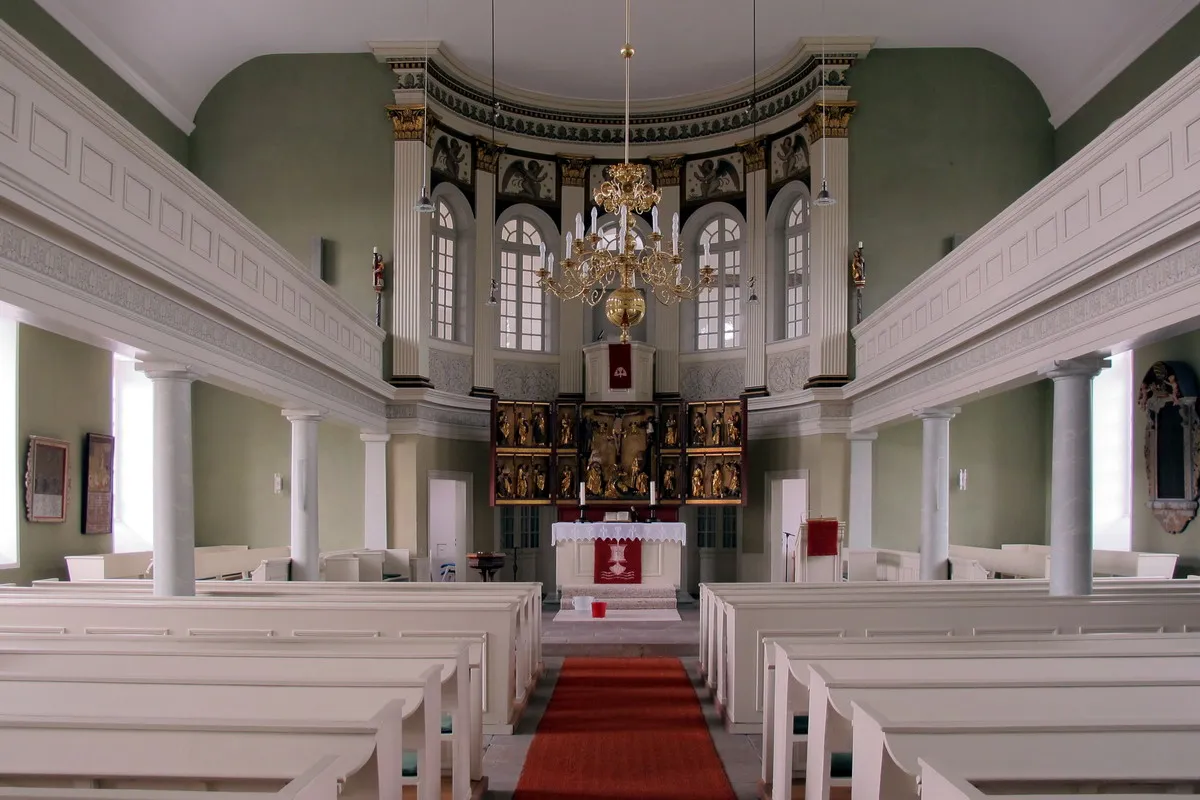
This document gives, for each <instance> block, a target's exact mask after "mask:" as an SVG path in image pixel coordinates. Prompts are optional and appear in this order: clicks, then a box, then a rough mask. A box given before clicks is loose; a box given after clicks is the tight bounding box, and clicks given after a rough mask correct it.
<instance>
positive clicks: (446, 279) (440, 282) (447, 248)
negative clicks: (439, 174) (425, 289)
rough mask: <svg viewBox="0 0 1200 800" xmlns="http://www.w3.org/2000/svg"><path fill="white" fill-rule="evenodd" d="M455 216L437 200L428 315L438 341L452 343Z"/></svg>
mask: <svg viewBox="0 0 1200 800" xmlns="http://www.w3.org/2000/svg"><path fill="white" fill-rule="evenodd" d="M454 264H455V254H454V214H453V213H451V211H450V206H449V205H447V204H446V201H445V200H438V204H437V214H436V215H435V216H434V218H433V282H432V285H433V291H432V293H431V296H430V302H431V303H432V305H433V308H432V313H431V314H430V315H429V318H430V320H432V322H433V330H432V334H433V337H434V338H435V339H447V340H452V339H454V338H455V328H454V275H455V272H454Z"/></svg>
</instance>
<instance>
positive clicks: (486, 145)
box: [475, 136, 507, 175]
mask: <svg viewBox="0 0 1200 800" xmlns="http://www.w3.org/2000/svg"><path fill="white" fill-rule="evenodd" d="M505 147H507V145H505V144H504V143H503V142H493V141H492V140H490V139H484V138H483V137H482V136H476V137H475V170H476V171H477V172H490V173H491V174H492V175H495V174H496V168H497V166H498V165H499V163H500V154H501V153H503V152H504V148H505Z"/></svg>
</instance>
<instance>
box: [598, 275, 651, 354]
mask: <svg viewBox="0 0 1200 800" xmlns="http://www.w3.org/2000/svg"><path fill="white" fill-rule="evenodd" d="M604 315H605V316H606V317H608V321H609V322H611V323H612V324H613V325H616V326H617V327H618V328H620V329H621V341H622V342H627V341H629V329H630V328H632V327H634V326H635V325H637V324H638V323H640V322H641V321H642V320H643V319H645V317H646V296H645V295H644V294H642V290H641V289H635V288H633V287H632V286H619V287H617V288H616V289H613V290H612V291H611V292H609V293H608V297H607V298H606V299H605V301H604Z"/></svg>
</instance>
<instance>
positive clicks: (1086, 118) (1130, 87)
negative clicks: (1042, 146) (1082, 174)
mask: <svg viewBox="0 0 1200 800" xmlns="http://www.w3.org/2000/svg"><path fill="white" fill-rule="evenodd" d="M1197 56H1200V7H1198V8H1195V9H1193V10H1192V11H1191V12H1190V13H1189V14H1188V15H1187V16H1185V17H1184V18H1183V19H1181V20H1180V21H1179V22H1178V23H1176V24H1175V26H1174V27H1173V28H1171V30H1169V31H1167V32H1166V33H1165V34H1163V35H1162V37H1161V38H1159V40H1158V41H1157V42H1155V43H1154V44H1153V45H1151V46H1150V47H1149V48H1147V50H1146V52H1144V53H1142V54H1141V55H1140V56H1139V57H1138V58H1137V59H1135V60H1134V62H1133V63H1132V64H1130V65H1129V66H1128V67H1126V68H1125V69H1124V70H1123V71H1122V72H1121V73H1120V74H1119V75H1117V77H1115V78H1113V79H1112V80H1111V81H1109V82H1108V85H1107V86H1105V87H1104V88H1103V89H1101V90H1100V91H1099V92H1097V93H1096V95H1095V96H1094V97H1092V99H1091V100H1089V101H1088V102H1087V103H1085V104H1084V105H1083V107H1082V108H1080V109H1079V110H1078V111H1076V112H1075V113H1074V114H1072V115H1071V117H1070V118H1069V119H1068V120H1067V121H1066V122H1064V123H1063V124H1062V125H1059V126H1058V130H1057V131H1056V132H1055V134H1054V154H1055V158H1056V160H1057V163H1059V164H1062V163H1064V162H1065V161H1066V160H1067V159H1069V158H1070V157H1071V156H1073V155H1075V154H1076V153H1078V152H1079V151H1080V150H1082V149H1083V148H1084V147H1086V146H1087V145H1088V144H1090V143H1091V142H1092V140H1093V139H1095V138H1096V137H1097V136H1099V135H1100V134H1102V133H1104V130H1105V129H1106V128H1107V127H1108V126H1109V125H1111V124H1112V123H1113V122H1115V121H1116V120H1118V119H1120V118H1121V117H1122V116H1124V115H1125V114H1127V113H1128V112H1129V111H1131V110H1132V109H1133V107H1134V106H1136V105H1137V104H1138V103H1140V102H1142V101H1143V100H1145V99H1146V97H1147V96H1148V95H1149V94H1150V93H1151V92H1153V91H1154V90H1155V89H1157V88H1158V87H1160V86H1162V85H1163V84H1164V83H1166V82H1167V81H1168V80H1170V79H1171V78H1173V77H1174V76H1175V75H1176V73H1178V72H1179V71H1180V70H1181V69H1183V68H1184V67H1186V66H1187V65H1188V64H1190V63H1191V62H1192V61H1194V60H1195V59H1196V57H1197Z"/></svg>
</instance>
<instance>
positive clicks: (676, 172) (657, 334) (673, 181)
mask: <svg viewBox="0 0 1200 800" xmlns="http://www.w3.org/2000/svg"><path fill="white" fill-rule="evenodd" d="M651 161H652V162H653V164H654V185H655V187H656V188H657V189H658V190H659V192H661V194H662V196H661V199H660V200H659V203H658V224H659V226H660V227H661V228H662V229H663V230H664V231H665V234H664V236H665V237H666V239H665V242H666V246H667V247H670V243H671V239H670V236H671V217H672V215H674V214H675V213H676V212H678V211H679V204H680V198H679V179H680V173H681V172H682V171H683V156H676V155H671V156H656V157H654V158H652V159H651ZM680 247H681V248H682V247H683V245H682V243H681V244H680ZM685 258H686V256H685ZM647 302H658V301H657V300H650V299H647ZM653 323H654V328H653V330H652V331H651V336H650V343H651V344H653V345H654V394H655V396H656V397H662V398H667V399H669V398H674V397H678V396H679V303H675V304H674V305H669V306H662V305H660V306H659V307H658V308H656V309H654V320H653ZM688 547H692V548H694V547H695V543H694V542H690V543H689V544H688ZM683 563H684V565H685V566H684V570H685V572H684V574H685V575H686V574H687V573H686V569H687V566H686V565H687V552H686V550H685V552H684V554H683ZM684 585H685V586H686V585H687V584H686V583H685V584H684Z"/></svg>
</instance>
